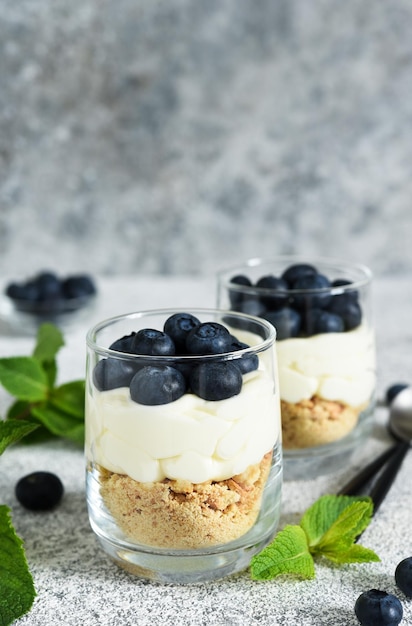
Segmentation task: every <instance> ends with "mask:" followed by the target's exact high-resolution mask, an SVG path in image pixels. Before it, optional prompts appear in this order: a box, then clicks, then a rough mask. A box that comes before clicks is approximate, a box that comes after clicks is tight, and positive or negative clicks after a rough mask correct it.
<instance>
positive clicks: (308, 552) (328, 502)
mask: <svg viewBox="0 0 412 626" xmlns="http://www.w3.org/2000/svg"><path fill="white" fill-rule="evenodd" d="M372 514H373V503H372V500H371V498H368V497H366V496H365V497H364V496H360V497H358V496H334V495H326V496H322V497H321V498H319V499H318V500H317V501H316V502H315V503H314V504H313V505H312V506H311V507H310V508H309V509H308V510H307V511H306V512H305V513H304V515H303V517H302V519H301V521H300V523H299V524H298V525H289V526H286V527H285V528H284V529H283V530H281V531H280V532H279V533H278V534H277V535H276V537H275V539H274V540H273V541H272V543H271V544H270V545H268V546H267V547H266V548H265V549H264V550H262V552H260V553H259V554H257V555H255V556H254V557H253V558H252V561H251V564H250V571H251V577H252V578H253V579H254V580H271V579H273V578H276V577H277V576H280V575H291V576H296V577H298V578H301V579H310V578H314V577H315V558H325V559H328V560H329V561H332V562H333V563H336V564H344V563H368V562H372V561H379V560H380V559H379V557H378V555H377V554H376V553H375V552H374V551H373V550H370V549H369V548H365V547H363V546H361V545H359V544H357V543H356V540H357V538H358V537H359V535H360V534H361V533H362V532H363V531H364V530H365V528H367V526H368V525H369V523H370V521H371V519H372Z"/></svg>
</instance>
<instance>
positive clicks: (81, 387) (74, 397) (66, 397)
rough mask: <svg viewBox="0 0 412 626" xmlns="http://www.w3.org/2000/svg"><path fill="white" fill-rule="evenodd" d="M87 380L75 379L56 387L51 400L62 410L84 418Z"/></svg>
mask: <svg viewBox="0 0 412 626" xmlns="http://www.w3.org/2000/svg"><path fill="white" fill-rule="evenodd" d="M84 397H85V381H84V380H73V381H72V382H70V383H65V384H64V385H60V387H57V389H54V390H53V392H52V394H51V396H50V402H51V403H52V404H53V405H54V406H55V407H57V408H59V409H61V410H62V411H64V412H66V413H69V414H70V415H73V417H77V418H78V419H82V420H84Z"/></svg>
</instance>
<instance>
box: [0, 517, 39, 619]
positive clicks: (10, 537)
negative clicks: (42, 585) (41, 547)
mask: <svg viewBox="0 0 412 626" xmlns="http://www.w3.org/2000/svg"><path fill="white" fill-rule="evenodd" d="M0 563H1V568H0V624H1V626H9V624H12V623H13V622H14V621H15V620H16V619H18V618H19V617H22V615H24V614H25V613H27V612H28V611H29V610H30V608H31V606H32V604H33V601H34V598H35V597H36V591H35V589H34V585H33V578H32V576H31V574H30V571H29V568H28V565H27V560H26V556H25V554H24V549H23V542H22V540H21V539H20V537H18V536H17V535H16V532H15V530H14V528H13V526H12V523H11V518H10V509H9V508H8V507H7V506H5V505H0Z"/></svg>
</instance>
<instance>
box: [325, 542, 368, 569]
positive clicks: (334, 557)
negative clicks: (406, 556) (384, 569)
mask: <svg viewBox="0 0 412 626" xmlns="http://www.w3.org/2000/svg"><path fill="white" fill-rule="evenodd" d="M322 556H324V557H325V558H327V559H329V561H333V562H334V563H337V564H343V563H371V562H377V561H380V558H379V557H378V555H377V554H376V552H374V551H373V550H370V549H369V548H365V547H364V546H361V545H359V544H357V543H355V544H353V545H351V546H350V547H349V548H348V549H347V550H346V551H341V550H336V551H334V550H333V548H331V549H330V550H329V551H325V552H322Z"/></svg>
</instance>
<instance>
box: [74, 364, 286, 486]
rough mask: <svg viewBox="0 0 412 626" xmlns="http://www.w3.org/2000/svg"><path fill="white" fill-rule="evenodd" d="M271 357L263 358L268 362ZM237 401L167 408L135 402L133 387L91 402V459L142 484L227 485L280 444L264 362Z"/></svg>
mask: <svg viewBox="0 0 412 626" xmlns="http://www.w3.org/2000/svg"><path fill="white" fill-rule="evenodd" d="M265 356H266V355H265ZM259 360H260V366H259V370H256V371H254V372H250V373H249V374H246V375H244V376H243V386H242V390H241V392H240V394H238V395H237V396H234V397H232V398H229V399H226V400H219V401H213V402H212V401H206V400H203V399H202V398H199V397H198V396H196V395H194V394H192V393H188V394H185V395H184V396H182V397H181V398H179V399H178V400H176V401H175V402H171V403H169V404H163V405H159V406H144V405H141V404H138V403H136V402H133V401H132V400H131V398H130V393H129V389H128V388H120V389H113V390H110V391H103V392H100V391H98V390H97V389H95V388H92V389H91V390H90V391H89V392H88V394H87V396H86V415H87V420H86V454H87V456H88V458H89V459H90V460H91V461H94V462H96V463H98V464H100V465H102V466H103V467H105V468H106V469H108V470H110V471H112V472H115V473H119V474H127V475H128V476H130V477H131V478H133V479H134V480H137V481H140V482H151V481H160V480H163V479H164V478H170V479H181V480H187V481H190V482H192V483H201V482H204V481H207V480H225V479H227V478H230V477H231V476H234V475H236V474H240V473H242V472H243V471H244V470H246V468H247V467H248V466H249V465H253V464H256V463H260V461H261V460H262V458H263V456H264V455H265V454H266V453H267V452H269V451H270V450H272V448H273V446H274V444H275V443H276V441H277V440H278V438H280V410H279V399H278V397H276V395H275V388H274V380H273V377H272V375H271V373H270V371H271V370H270V369H267V368H265V366H264V363H263V360H262V358H260V359H259Z"/></svg>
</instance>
